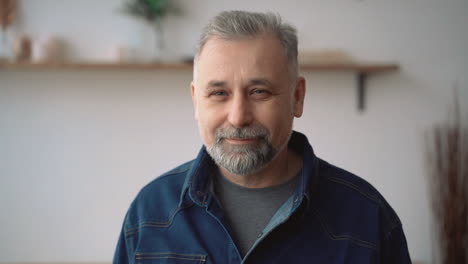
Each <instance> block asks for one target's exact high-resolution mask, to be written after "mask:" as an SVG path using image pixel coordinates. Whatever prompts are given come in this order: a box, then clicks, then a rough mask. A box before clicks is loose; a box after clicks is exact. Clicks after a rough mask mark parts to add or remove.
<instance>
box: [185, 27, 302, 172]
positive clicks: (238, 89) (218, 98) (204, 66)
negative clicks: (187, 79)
mask: <svg viewBox="0 0 468 264" xmlns="http://www.w3.org/2000/svg"><path fill="white" fill-rule="evenodd" d="M284 53H285V52H284V50H283V47H282V46H281V43H280V42H279V40H278V39H277V38H275V37H274V36H272V35H269V34H265V35H261V36H259V37H255V38H248V39H239V40H223V39H220V38H212V39H210V40H208V42H207V43H206V44H205V46H204V48H203V50H202V52H201V54H200V56H199V57H198V64H197V67H198V68H197V70H198V72H197V79H196V80H194V83H192V99H193V102H194V107H195V118H196V120H197V121H198V125H199V129H200V134H201V137H202V139H203V141H204V144H205V146H206V147H207V149H208V152H209V153H210V155H211V156H212V157H213V156H214V155H220V156H222V157H218V159H217V158H216V157H213V158H214V159H215V161H216V162H217V163H218V165H220V166H222V167H224V168H225V169H227V170H228V171H230V172H231V173H234V174H238V175H247V174H251V173H254V172H256V171H258V170H259V169H261V168H263V167H265V166H267V165H268V163H269V162H270V161H271V160H273V161H274V159H275V157H276V155H277V154H279V153H281V152H283V151H285V149H286V145H287V141H288V139H289V136H290V133H291V131H292V123H293V118H294V117H295V116H296V117H299V116H301V115H302V109H303V100H304V89H305V87H304V79H302V78H300V79H299V81H297V80H296V79H292V78H291V75H290V74H289V70H288V64H287V60H286V56H285V54H284ZM221 158H222V159H221ZM252 159H254V160H252ZM226 162H227V163H234V164H231V165H233V168H227V167H229V166H230V165H229V164H227V163H226ZM220 163H221V164H220ZM240 163H243V164H244V165H242V164H240ZM239 164H240V165H239Z"/></svg>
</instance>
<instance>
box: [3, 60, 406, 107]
mask: <svg viewBox="0 0 468 264" xmlns="http://www.w3.org/2000/svg"><path fill="white" fill-rule="evenodd" d="M192 68H193V66H192V63H104V62H93V63H89V62H82V63H9V62H4V63H2V62H0V72H1V71H4V70H93V71H94V70H130V71H155V70H156V71H157V70H186V71H191V70H192ZM398 69H399V66H398V64H394V63H357V62H355V63H343V64H340V63H330V64H325V63H320V64H303V65H300V70H301V72H351V73H354V74H356V82H357V99H358V100H357V101H358V109H359V111H361V112H362V111H364V109H365V92H366V80H367V78H368V77H369V76H371V75H373V74H377V73H386V72H395V71H398Z"/></svg>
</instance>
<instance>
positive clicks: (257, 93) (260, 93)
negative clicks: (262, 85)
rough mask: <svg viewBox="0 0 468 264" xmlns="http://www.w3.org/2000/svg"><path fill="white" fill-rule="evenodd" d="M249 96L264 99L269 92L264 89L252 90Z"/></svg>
mask: <svg viewBox="0 0 468 264" xmlns="http://www.w3.org/2000/svg"><path fill="white" fill-rule="evenodd" d="M251 94H252V95H254V96H260V97H266V96H268V95H270V91H268V90H264V89H255V90H252V92H251Z"/></svg>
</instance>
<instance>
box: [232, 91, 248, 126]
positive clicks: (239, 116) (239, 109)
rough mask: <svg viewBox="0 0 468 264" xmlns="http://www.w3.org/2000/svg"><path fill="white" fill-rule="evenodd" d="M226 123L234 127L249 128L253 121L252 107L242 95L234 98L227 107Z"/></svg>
mask: <svg viewBox="0 0 468 264" xmlns="http://www.w3.org/2000/svg"><path fill="white" fill-rule="evenodd" d="M228 121H229V123H230V124H231V125H232V126H234V127H239V128H240V127H245V126H249V125H250V124H251V123H252V121H253V114H252V106H251V105H250V103H249V101H248V99H247V98H245V97H244V96H242V95H238V96H235V97H234V98H233V100H232V101H231V104H230V106H229V114H228Z"/></svg>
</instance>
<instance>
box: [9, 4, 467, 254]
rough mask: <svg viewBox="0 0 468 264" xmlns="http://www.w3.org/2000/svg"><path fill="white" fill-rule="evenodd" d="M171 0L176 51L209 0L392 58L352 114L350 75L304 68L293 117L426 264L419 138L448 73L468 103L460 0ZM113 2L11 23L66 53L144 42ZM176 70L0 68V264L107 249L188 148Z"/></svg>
mask: <svg viewBox="0 0 468 264" xmlns="http://www.w3.org/2000/svg"><path fill="white" fill-rule="evenodd" d="M179 2H180V4H181V6H182V7H183V9H184V15H183V16H181V17H178V18H176V19H169V21H168V23H167V28H168V30H167V32H166V33H167V36H166V37H167V41H168V42H169V43H170V47H171V49H172V53H173V54H176V55H187V54H191V53H192V51H193V48H194V46H195V42H196V39H197V36H198V32H199V30H200V29H201V27H202V26H203V24H204V23H205V22H206V20H207V18H208V17H211V16H213V15H215V14H216V13H217V12H218V11H221V10H225V9H245V10H261V11H264V10H270V11H276V12H279V13H281V14H282V15H283V18H284V19H285V20H287V21H289V22H291V23H293V24H294V25H296V26H297V28H298V31H299V38H300V47H301V48H302V49H316V48H317V49H318V48H342V49H345V50H347V51H348V52H349V53H351V54H352V55H353V56H355V57H356V58H358V59H362V60H376V61H396V62H398V63H399V64H400V65H401V68H402V69H401V71H400V72H398V73H391V74H380V75H376V76H374V77H371V79H370V80H369V90H368V97H367V109H366V111H365V112H364V113H363V114H359V113H358V112H357V110H356V101H355V98H356V94H355V80H354V76H353V75H352V74H348V73H306V74H305V77H306V79H307V85H308V86H307V87H308V91H307V98H306V106H305V113H304V116H303V117H302V118H301V119H298V120H297V122H296V129H297V130H299V131H302V132H304V133H305V134H307V135H308V136H309V139H310V140H311V142H312V143H313V145H314V148H315V151H316V153H317V154H318V155H319V156H320V157H322V158H325V159H326V160H328V161H330V162H332V163H334V164H336V165H338V166H342V167H344V168H346V169H348V170H350V171H352V172H354V173H357V174H358V175H360V176H361V177H363V178H365V179H366V180H368V181H370V182H371V183H372V184H374V185H375V186H376V187H377V188H378V189H379V190H380V191H381V192H382V194H383V195H384V196H385V197H386V198H387V200H388V201H389V202H390V203H391V204H392V206H393V207H394V209H395V210H396V211H397V213H398V214H399V216H400V218H401V220H402V221H403V224H404V229H405V231H406V235H407V239H408V242H409V247H410V253H411V255H412V257H413V258H414V259H416V260H420V261H424V262H425V263H430V262H431V260H432V253H431V247H432V242H431V239H433V237H432V235H431V234H432V233H433V232H434V231H433V228H431V226H430V210H429V201H428V199H429V197H428V195H427V191H426V189H427V181H426V178H427V177H426V171H425V164H424V144H423V143H424V142H423V135H424V132H425V131H426V130H427V129H428V128H429V127H430V126H431V125H432V124H433V123H434V122H436V121H438V120H441V119H442V118H444V117H445V116H446V112H445V111H446V110H447V109H448V105H450V104H451V101H450V100H451V96H452V90H451V88H452V86H453V85H454V83H458V86H459V88H460V90H462V96H461V100H462V101H464V102H465V104H466V102H468V79H467V77H466V76H467V74H468V52H467V50H466V47H468V31H466V28H465V27H466V25H468V16H467V13H468V2H467V1H465V0H446V1H443V2H442V1H435V0H433V1H431V0H429V1H422V0H421V1H418V0H415V1H404V0H394V1H370V0H361V1H351V0H349V1H325V0H314V1H310V0H297V1H291V0H290V1H266V0H262V1H246V0H239V1H217V0H211V1H208V0H206V1H179ZM120 3H121V1H119V0H105V1H91V0H86V1H71V0H65V1H59V0H23V1H21V10H20V11H21V12H20V18H21V20H20V21H19V23H18V24H17V25H16V28H15V30H16V31H17V32H25V33H28V34H31V35H33V36H34V37H39V36H41V35H44V34H58V35H60V36H63V37H64V38H66V39H67V42H68V44H69V48H68V56H69V57H70V58H71V59H75V60H87V59H88V60H89V59H94V60H105V59H108V53H109V49H110V47H111V46H113V45H115V44H125V45H129V46H132V47H133V48H135V49H136V50H138V52H139V53H140V55H141V54H144V53H145V51H147V50H149V49H150V48H151V45H150V44H149V43H150V42H149V40H150V38H149V36H148V35H147V33H148V30H147V29H145V28H144V27H143V26H141V25H140V24H139V23H137V22H135V21H133V20H131V19H129V18H127V17H125V16H122V15H120V14H118V13H116V12H115V10H116V9H117V8H118V6H119V5H120ZM145 34H146V35H145ZM190 80H191V73H190V71H170V70H167V71H161V72H135V71H73V70H68V71H50V70H44V71H36V70H16V71H3V70H0V211H1V212H2V213H1V215H0V226H2V235H1V236H0V262H16V261H36V262H48V261H50V262H52V261H110V260H111V258H112V254H113V250H114V247H115V243H116V241H117V236H118V233H119V230H120V226H121V223H122V220H123V216H124V214H125V211H126V210H127V208H128V206H129V203H130V202H131V200H132V199H133V197H134V196H135V195H136V193H137V192H138V190H139V189H140V188H141V187H142V186H143V185H144V184H146V183H147V182H149V181H150V180H151V179H152V178H154V177H156V176H157V175H159V174H160V173H162V172H164V171H166V170H168V169H170V168H171V167H173V166H175V165H177V164H179V163H181V162H183V161H186V160H188V159H192V158H193V157H194V156H195V154H196V153H197V151H198V148H199V147H200V144H201V141H200V139H199V136H198V131H197V127H196V123H195V121H194V120H193V118H192V115H193V112H192V106H191V102H190V96H189V89H188V88H189V86H188V85H189V82H190Z"/></svg>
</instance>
